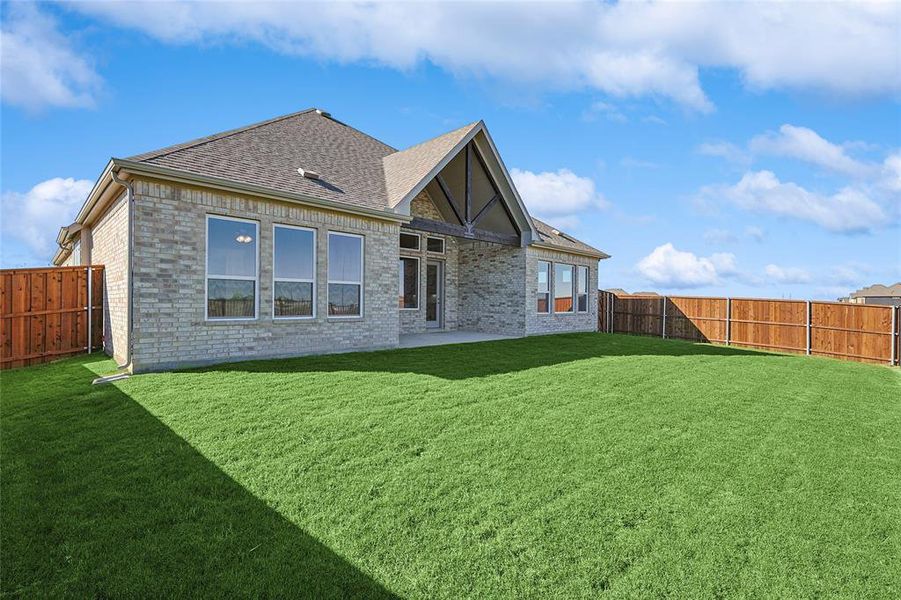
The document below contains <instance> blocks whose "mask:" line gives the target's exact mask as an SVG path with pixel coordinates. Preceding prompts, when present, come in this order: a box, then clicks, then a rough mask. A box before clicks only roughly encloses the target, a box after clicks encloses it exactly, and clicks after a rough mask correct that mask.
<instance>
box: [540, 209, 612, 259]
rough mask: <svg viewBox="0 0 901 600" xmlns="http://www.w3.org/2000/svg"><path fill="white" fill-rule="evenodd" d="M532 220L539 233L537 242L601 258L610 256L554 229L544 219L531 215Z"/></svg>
mask: <svg viewBox="0 0 901 600" xmlns="http://www.w3.org/2000/svg"><path fill="white" fill-rule="evenodd" d="M532 221H534V223H535V228H536V229H538V233H539V234H541V240H540V241H539V242H538V243H539V244H542V245H546V246H552V247H554V248H559V249H561V250H568V251H570V252H578V253H580V254H592V255H598V256H599V258H601V259H604V258H610V255H609V254H606V253H604V252H601V251H600V250H598V249H597V248H594V247H592V246H589V245H588V244H586V243H584V242H580V241H579V240H577V239H576V238H574V237H572V236H571V235H568V234H566V233H564V232H562V231H560V230H559V229H555V228H554V227H552V226H551V225H548V224H547V223H545V222H544V221H539V220H538V219H536V218H535V217H532Z"/></svg>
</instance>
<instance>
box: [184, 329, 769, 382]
mask: <svg viewBox="0 0 901 600" xmlns="http://www.w3.org/2000/svg"><path fill="white" fill-rule="evenodd" d="M761 355H768V356H782V355H779V354H769V353H766V352H761V351H757V350H748V349H742V348H734V347H727V346H713V345H708V344H698V343H692V342H684V341H680V340H662V339H659V338H650V337H640V336H628V335H616V334H604V333H568V334H557V335H546V336H533V337H527V338H518V339H508V340H497V341H490V342H475V343H469V344H449V345H446V346H428V347H423V348H404V349H399V350H381V351H377V352H354V353H347V354H328V355H320V356H304V357H298V358H285V359H274V360H257V361H246V362H236V363H224V364H221V365H213V366H210V367H204V368H200V369H192V370H196V371H219V372H224V371H229V372H234V371H239V372H247V373H268V372H271V373H287V372H294V373H297V372H329V371H362V372H382V373H416V374H421V375H430V376H433V377H440V378H442V379H450V380H460V379H469V378H473V377H485V376H490V375H498V374H502V373H515V372H518V371H525V370H528V369H534V368H537V367H547V366H552V365H558V364H562V363H568V362H573V361H579V360H587V359H598V358H601V359H603V358H610V357H624V356H635V357H638V356H686V357H690V356H761Z"/></svg>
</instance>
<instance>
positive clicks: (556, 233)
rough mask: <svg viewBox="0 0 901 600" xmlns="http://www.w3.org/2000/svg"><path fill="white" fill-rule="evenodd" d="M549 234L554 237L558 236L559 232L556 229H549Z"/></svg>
mask: <svg viewBox="0 0 901 600" xmlns="http://www.w3.org/2000/svg"><path fill="white" fill-rule="evenodd" d="M551 233H553V234H554V235H560V232H559V231H557V230H556V229H551Z"/></svg>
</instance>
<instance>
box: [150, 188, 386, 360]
mask: <svg viewBox="0 0 901 600" xmlns="http://www.w3.org/2000/svg"><path fill="white" fill-rule="evenodd" d="M135 195H136V201H135V224H136V228H135V261H134V269H135V296H136V298H135V324H134V327H135V331H134V335H135V342H134V368H135V370H136V371H143V370H153V369H165V368H170V367H173V366H177V365H185V364H205V363H212V362H223V361H228V360H239V359H245V358H260V357H276V356H296V355H301V354H310V353H322V352H335V351H346V350H357V349H371V348H384V347H393V346H396V345H397V336H398V310H397V292H398V284H397V281H398V275H397V259H398V234H399V225H398V224H396V223H391V222H388V221H381V220H376V219H368V218H364V217H356V216H352V215H346V214H341V213H337V212H331V211H326V210H321V209H315V208H310V207H304V206H300V205H296V204H291V203H284V202H276V201H270V200H265V199H259V198H254V197H251V196H243V195H242V196H238V195H231V194H226V193H219V192H215V191H210V190H201V189H194V188H189V187H182V186H176V185H170V184H164V183H158V182H154V181H149V180H148V181H144V180H138V181H136V182H135ZM207 214H216V215H224V216H231V217H239V218H247V219H253V220H256V221H258V222H259V236H260V239H259V255H260V265H259V315H258V318H257V319H256V320H254V321H232V322H227V321H206V320H205V306H204V301H205V285H206V281H205V273H206V269H205V264H206V263H205V257H206V215H207ZM274 223H279V224H287V225H300V226H304V227H311V228H314V229H316V231H317V237H316V242H317V259H318V260H317V263H318V264H317V265H316V273H317V283H316V302H317V311H316V312H317V314H316V317H315V318H314V319H311V320H273V319H272V226H273V224H274ZM330 230H331V231H340V232H347V233H355V234H359V235H362V236H364V239H365V250H364V257H365V259H364V263H365V264H364V275H363V288H364V308H363V317H362V318H360V319H330V318H329V317H328V316H327V314H326V313H327V310H326V306H327V300H326V294H327V256H328V247H327V244H328V235H327V234H328V232H329V231H330Z"/></svg>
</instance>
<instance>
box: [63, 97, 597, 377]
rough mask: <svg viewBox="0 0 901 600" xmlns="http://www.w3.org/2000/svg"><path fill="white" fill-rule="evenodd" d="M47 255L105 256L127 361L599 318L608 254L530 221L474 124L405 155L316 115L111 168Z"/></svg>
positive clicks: (374, 344)
mask: <svg viewBox="0 0 901 600" xmlns="http://www.w3.org/2000/svg"><path fill="white" fill-rule="evenodd" d="M57 241H58V242H59V251H58V252H57V253H56V255H55V256H54V257H53V262H54V264H57V265H86V264H103V265H105V283H104V286H105V305H106V306H105V310H104V313H105V316H104V330H105V333H104V345H105V348H106V351H107V352H108V353H109V354H111V355H112V356H114V357H115V358H116V360H117V361H118V362H119V363H120V364H121V365H122V366H123V367H125V368H127V369H129V370H131V371H146V370H158V369H166V368H172V367H178V366H185V365H195V364H207V363H214V362H223V361H232V360H241V359H250V358H262V357H280V356H296V355H302V354H311V353H325V352H339V351H349V350H363V349H376V348H391V347H397V346H398V344H399V341H400V337H401V336H403V335H407V334H423V333H426V332H431V331H442V332H453V331H474V332H483V333H489V334H498V335H507V336H525V335H533V334H545V333H555V332H569V331H591V330H595V329H596V328H597V294H596V293H595V290H597V289H598V285H597V283H598V280H597V272H598V270H597V267H598V261H599V260H600V259H604V258H607V255H606V254H604V253H603V252H601V251H599V250H597V249H595V248H592V247H591V246H589V245H587V244H585V243H583V242H580V241H579V240H577V239H575V238H573V237H572V236H570V235H567V234H565V233H563V232H561V231H559V230H557V229H554V228H553V227H551V226H550V225H547V224H545V223H542V222H541V221H538V220H537V219H534V218H532V217H531V216H530V215H529V213H528V211H527V210H526V207H525V205H524V204H523V202H522V199H521V198H520V196H519V194H518V193H517V191H516V188H515V186H514V185H513V182H512V180H511V179H510V175H509V173H508V172H507V169H506V167H505V166H504V163H503V161H502V160H501V157H500V156H499V155H498V152H497V148H496V147H495V145H494V142H493V141H492V139H491V136H490V135H489V133H488V130H487V129H486V127H485V124H484V123H483V122H481V121H479V122H477V123H473V124H470V125H466V126H465V127H461V128H459V129H456V130H454V131H451V132H448V133H445V134H444V135H440V136H438V137H436V138H433V139H430V140H428V141H425V142H423V143H421V144H418V145H415V146H412V147H410V148H407V149H405V150H401V151H398V150H396V149H395V148H392V147H391V146H389V145H387V144H385V143H383V142H381V141H379V140H377V139H375V138H373V137H371V136H369V135H367V134H365V133H363V132H361V131H358V130H356V129H354V128H352V127H350V126H348V125H346V124H344V123H342V122H341V121H338V120H337V119H335V118H333V117H332V116H331V115H330V114H329V113H327V112H325V111H322V110H318V109H309V110H304V111H301V112H298V113H293V114H289V115H285V116H282V117H278V118H275V119H271V120H268V121H263V122H261V123H256V124H253V125H249V126H246V127H242V128H240V129H235V130H232V131H226V132H223V133H218V134H215V135H211V136H208V137H204V138H201V139H197V140H193V141H190V142H186V143H182V144H178V145H175V146H171V147H168V148H163V149H161V150H154V151H152V152H147V153H144V154H140V155H137V156H132V157H131V158H127V159H118V158H114V159H111V160H110V161H109V163H108V164H107V166H106V168H105V169H104V171H103V173H102V174H101V176H100V178H99V179H98V180H97V183H96V184H95V185H94V188H93V189H92V190H91V193H90V195H89V196H88V198H87V199H86V201H85V203H84V205H83V206H82V208H81V210H80V211H79V213H78V216H77V218H76V220H75V222H74V223H72V224H71V225H69V226H67V227H63V228H62V229H61V230H60V232H59V236H58V240H57Z"/></svg>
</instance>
